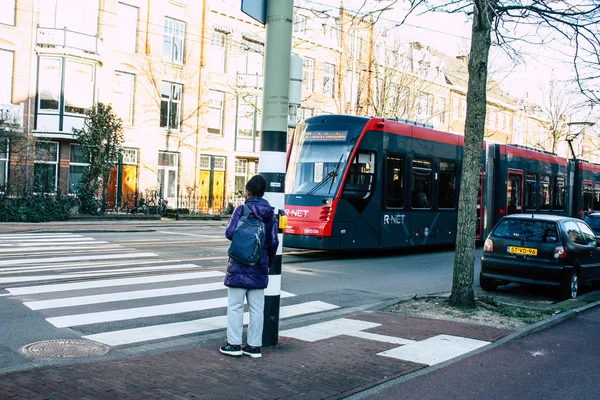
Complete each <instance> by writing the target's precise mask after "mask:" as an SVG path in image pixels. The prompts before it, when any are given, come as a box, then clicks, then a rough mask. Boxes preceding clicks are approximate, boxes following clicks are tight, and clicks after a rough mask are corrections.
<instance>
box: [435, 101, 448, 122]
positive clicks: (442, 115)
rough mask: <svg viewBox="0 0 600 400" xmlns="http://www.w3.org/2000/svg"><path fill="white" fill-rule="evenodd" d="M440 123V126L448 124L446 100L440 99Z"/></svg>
mask: <svg viewBox="0 0 600 400" xmlns="http://www.w3.org/2000/svg"><path fill="white" fill-rule="evenodd" d="M437 109H438V111H437V112H438V121H439V122H440V124H445V123H446V99H445V98H443V97H439V98H438V100H437Z"/></svg>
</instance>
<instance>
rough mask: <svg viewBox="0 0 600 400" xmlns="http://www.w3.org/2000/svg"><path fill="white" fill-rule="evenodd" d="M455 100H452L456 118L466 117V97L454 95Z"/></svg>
mask: <svg viewBox="0 0 600 400" xmlns="http://www.w3.org/2000/svg"><path fill="white" fill-rule="evenodd" d="M453 99H454V101H453V102H452V110H453V114H454V118H455V119H459V120H462V119H465V116H466V114H467V113H466V110H467V102H466V100H465V99H464V98H459V97H454V98H453Z"/></svg>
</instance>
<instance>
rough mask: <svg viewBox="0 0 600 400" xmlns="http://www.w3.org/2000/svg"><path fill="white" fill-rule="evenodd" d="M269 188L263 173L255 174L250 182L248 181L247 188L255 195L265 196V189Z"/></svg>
mask: <svg viewBox="0 0 600 400" xmlns="http://www.w3.org/2000/svg"><path fill="white" fill-rule="evenodd" d="M266 189H267V180H266V179H265V178H264V177H263V176H262V175H254V176H253V177H252V178H250V180H249V181H248V183H246V190H247V191H248V193H250V195H251V196H254V197H263V195H264V194H265V190H266Z"/></svg>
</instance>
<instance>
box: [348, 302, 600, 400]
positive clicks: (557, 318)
mask: <svg viewBox="0 0 600 400" xmlns="http://www.w3.org/2000/svg"><path fill="white" fill-rule="evenodd" d="M598 306H600V300H596V301H594V302H592V303H589V304H586V305H583V306H581V307H577V308H575V309H573V310H569V311H566V312H564V313H560V314H557V315H554V316H552V317H550V318H547V319H545V320H543V321H540V322H537V323H535V324H532V325H528V326H526V327H524V328H521V329H519V330H518V331H516V332H513V333H511V334H510V335H507V336H504V337H502V338H500V339H498V340H496V341H495V342H493V343H490V344H488V345H486V346H483V347H481V348H479V349H475V350H473V351H470V352H468V353H465V354H463V355H461V356H459V357H456V358H453V359H451V360H448V361H444V362H441V363H439V364H436V365H433V366H428V367H425V368H422V369H420V370H417V371H414V372H411V373H408V374H406V375H402V376H399V377H397V378H394V379H390V380H389V381H386V382H383V383H380V384H378V385H375V386H372V387H370V388H369V389H366V390H363V391H361V392H359V393H355V394H353V395H350V396H347V397H344V399H348V400H356V399H362V398H364V397H366V396H369V395H372V394H376V393H379V392H380V391H382V390H385V389H387V388H388V387H391V386H395V385H398V384H400V383H403V382H406V381H409V380H411V379H414V378H418V377H420V376H423V375H427V374H429V373H430V372H434V371H436V370H438V369H440V368H444V367H446V366H448V365H451V364H454V363H456V362H458V361H461V360H464V359H465V358H469V357H472V356H474V355H476V354H479V353H483V352H484V351H487V350H490V349H493V348H495V347H497V346H501V345H503V344H505V343H508V342H510V341H511V340H514V339H518V338H521V337H524V336H527V335H530V334H532V333H535V332H538V331H541V330H544V329H546V328H549V327H551V326H553V325H556V324H558V323H560V322H563V321H566V320H568V319H570V318H572V317H575V316H577V315H579V314H581V313H584V312H585V311H588V310H590V309H592V308H594V307H598Z"/></svg>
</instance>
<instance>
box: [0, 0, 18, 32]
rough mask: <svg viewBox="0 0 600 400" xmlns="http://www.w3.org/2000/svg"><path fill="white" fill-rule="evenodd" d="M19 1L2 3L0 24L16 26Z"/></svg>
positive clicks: (5, 0) (9, 0)
mask: <svg viewBox="0 0 600 400" xmlns="http://www.w3.org/2000/svg"><path fill="white" fill-rule="evenodd" d="M16 2H17V0H2V1H0V24H6V25H13V26H14V24H15V10H16Z"/></svg>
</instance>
